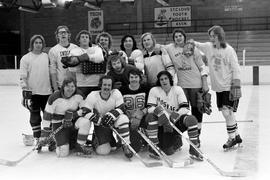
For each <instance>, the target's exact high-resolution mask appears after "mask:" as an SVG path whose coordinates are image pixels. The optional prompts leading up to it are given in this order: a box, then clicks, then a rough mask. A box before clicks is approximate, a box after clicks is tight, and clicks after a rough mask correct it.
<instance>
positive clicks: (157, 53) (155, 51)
mask: <svg viewBox="0 0 270 180" xmlns="http://www.w3.org/2000/svg"><path fill="white" fill-rule="evenodd" d="M141 43H142V47H143V50H144V69H145V75H146V79H147V85H149V86H150V87H153V86H155V84H156V81H157V74H158V73H159V72H160V71H163V70H167V71H169V72H170V73H171V74H172V76H173V77H174V75H175V70H174V66H173V63H172V61H171V59H170V57H169V55H168V53H167V51H166V50H165V49H164V48H162V47H161V46H160V45H158V44H157V43H156V40H155V38H154V36H153V34H151V33H149V32H147V33H144V34H143V35H142V36H141Z"/></svg>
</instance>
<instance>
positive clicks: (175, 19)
mask: <svg viewBox="0 0 270 180" xmlns="http://www.w3.org/2000/svg"><path fill="white" fill-rule="evenodd" d="M154 13H155V27H156V28H162V27H168V26H169V27H187V26H191V6H178V7H161V8H155V12H154Z"/></svg>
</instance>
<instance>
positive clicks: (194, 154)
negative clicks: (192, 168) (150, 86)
mask: <svg viewBox="0 0 270 180" xmlns="http://www.w3.org/2000/svg"><path fill="white" fill-rule="evenodd" d="M198 145H199V144H197V145H196V146H197V147H198ZM189 154H190V157H191V158H192V159H195V160H198V161H203V157H202V155H201V154H200V153H199V152H198V151H197V150H196V149H195V148H194V147H193V146H191V145H190V147H189Z"/></svg>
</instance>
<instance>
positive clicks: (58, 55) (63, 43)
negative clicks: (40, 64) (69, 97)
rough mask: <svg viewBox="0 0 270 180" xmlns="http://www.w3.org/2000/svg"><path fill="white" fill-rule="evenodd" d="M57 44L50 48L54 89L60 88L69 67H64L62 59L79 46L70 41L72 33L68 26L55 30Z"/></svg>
mask: <svg viewBox="0 0 270 180" xmlns="http://www.w3.org/2000/svg"><path fill="white" fill-rule="evenodd" d="M55 37H56V40H57V44H56V45H55V46H53V47H52V48H51V49H50V50H49V59H50V75H51V82H52V87H53V91H57V90H59V89H60V87H61V85H62V81H63V79H64V78H65V76H66V74H67V70H68V69H64V67H63V64H62V62H61V59H62V58H63V57H67V56H68V55H69V53H70V50H71V49H73V48H76V47H78V46H77V45H75V44H72V43H70V37H71V33H70V31H69V29H68V27H67V26H58V27H57V29H56V31H55Z"/></svg>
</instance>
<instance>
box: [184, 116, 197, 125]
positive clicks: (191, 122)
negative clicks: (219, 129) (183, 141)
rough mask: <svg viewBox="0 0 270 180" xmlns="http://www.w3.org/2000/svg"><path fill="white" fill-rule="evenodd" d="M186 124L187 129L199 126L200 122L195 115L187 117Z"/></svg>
mask: <svg viewBox="0 0 270 180" xmlns="http://www.w3.org/2000/svg"><path fill="white" fill-rule="evenodd" d="M184 124H185V125H186V127H190V126H195V125H197V124H198V120H197V118H196V117H195V116H193V115H187V116H186V117H185V119H184Z"/></svg>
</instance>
